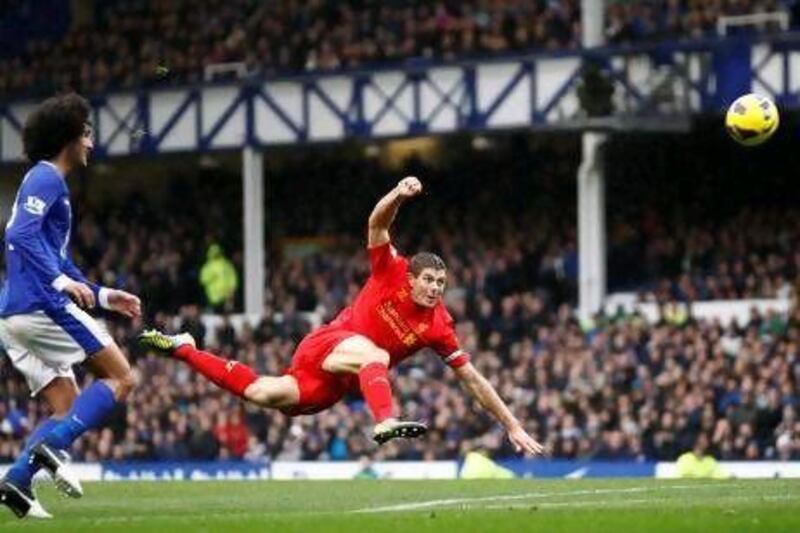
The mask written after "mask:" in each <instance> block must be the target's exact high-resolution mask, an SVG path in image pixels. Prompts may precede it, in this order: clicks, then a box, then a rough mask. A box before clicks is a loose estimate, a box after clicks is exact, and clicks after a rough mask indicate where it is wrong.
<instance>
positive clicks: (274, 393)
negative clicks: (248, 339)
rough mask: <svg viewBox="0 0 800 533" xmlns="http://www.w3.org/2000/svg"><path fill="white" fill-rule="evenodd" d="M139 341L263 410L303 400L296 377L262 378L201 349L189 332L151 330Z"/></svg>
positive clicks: (248, 369) (236, 363) (142, 335)
mask: <svg viewBox="0 0 800 533" xmlns="http://www.w3.org/2000/svg"><path fill="white" fill-rule="evenodd" d="M139 342H140V343H141V344H142V345H144V346H147V347H149V348H155V349H156V350H159V351H161V352H164V353H168V354H170V355H172V356H173V357H175V358H176V359H181V360H184V361H186V362H188V363H190V364H191V365H192V367H193V368H195V370H198V371H199V372H200V373H202V374H203V375H204V376H206V377H207V378H208V379H210V380H211V381H212V382H213V383H215V384H216V385H218V386H219V387H222V388H224V389H226V390H228V391H230V392H232V393H234V394H236V395H237V396H240V397H241V398H243V399H245V400H247V401H249V402H252V403H254V404H256V405H258V406H259V407H265V408H270V409H284V408H289V407H293V406H295V405H297V404H298V403H299V401H300V388H299V387H298V386H297V381H296V380H295V378H294V377H292V376H288V375H287V376H258V375H256V373H255V372H254V371H253V370H252V369H251V368H249V367H248V366H246V365H243V364H241V363H238V362H236V361H231V360H227V359H223V358H220V357H217V356H215V355H213V354H210V353H207V352H202V351H199V350H197V349H196V348H195V340H194V338H192V336H191V335H189V334H188V333H181V334H179V335H165V334H163V333H161V332H159V331H156V330H147V331H144V332H143V333H142V334H141V335H139ZM187 357H191V358H192V361H188V360H187Z"/></svg>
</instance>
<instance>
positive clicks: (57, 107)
mask: <svg viewBox="0 0 800 533" xmlns="http://www.w3.org/2000/svg"><path fill="white" fill-rule="evenodd" d="M90 111H91V108H90V107H89V102H87V101H86V99H85V98H83V97H82V96H80V95H78V94H75V93H69V94H64V95H60V96H53V97H52V98H48V99H47V100H45V101H44V102H43V103H42V105H40V106H39V107H38V108H37V109H36V111H34V112H33V113H31V115H30V116H29V117H28V119H27V120H26V121H25V128H24V129H23V131H22V144H23V147H24V150H25V155H27V156H28V159H30V160H31V161H32V162H34V163H35V162H36V161H41V160H42V159H52V158H54V157H56V156H57V155H58V154H59V153H61V150H63V149H64V147H66V146H67V145H68V144H69V143H71V142H73V141H75V140H77V139H79V138H80V137H81V135H83V132H84V128H86V125H87V123H88V122H89V112H90Z"/></svg>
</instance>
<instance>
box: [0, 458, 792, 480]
mask: <svg viewBox="0 0 800 533" xmlns="http://www.w3.org/2000/svg"><path fill="white" fill-rule="evenodd" d="M499 464H500V465H502V466H503V467H505V468H508V469H510V470H511V471H512V472H514V474H515V475H516V476H517V477H520V478H532V479H533V478H535V479H546V478H560V479H580V478H620V477H624V478H634V477H637V478H654V477H655V478H675V477H678V476H677V472H676V468H675V463H663V462H662V463H655V462H628V461H619V462H612V461H567V460H551V461H526V460H522V459H514V460H508V461H500V462H499ZM719 464H720V466H721V467H722V469H723V470H724V471H725V473H727V474H728V475H729V476H730V477H733V478H800V461H791V462H779V461H751V462H745V461H722V462H720V463H719ZM8 466H9V465H0V475H3V474H4V473H5V471H6V469H7V468H8ZM460 466H461V464H460V462H458V461H430V462H424V461H386V462H376V463H367V464H365V463H359V462H356V461H341V462H331V461H297V462H294V461H288V462H287V461H277V462H274V463H261V462H250V461H198V462H171V461H163V462H146V461H125V462H108V463H76V464H74V465H73V467H74V468H75V469H76V471H77V474H78V476H79V477H80V479H81V480H84V481H178V480H180V481H207V480H290V479H318V480H322V479H353V478H357V477H365V478H380V479H456V478H458V477H459V470H460ZM40 475H43V474H40Z"/></svg>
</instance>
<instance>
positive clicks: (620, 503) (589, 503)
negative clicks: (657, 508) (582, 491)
mask: <svg viewBox="0 0 800 533" xmlns="http://www.w3.org/2000/svg"><path fill="white" fill-rule="evenodd" d="M757 498H758V499H761V500H766V501H777V500H780V501H788V500H797V499H798V498H797V497H792V496H791V495H789V494H768V495H766V496H758V497H757ZM741 500H747V501H753V496H722V498H721V502H722V503H727V502H730V501H741ZM669 501H671V500H669V499H668V498H637V499H633V500H630V499H626V500H619V499H618V500H584V501H577V502H541V503H537V504H536V507H538V508H540V509H552V508H558V507H600V506H602V507H609V506H611V507H627V506H629V505H640V504H647V503H665V502H669ZM476 508H477V507H476ZM479 508H480V509H529V508H530V505H529V504H527V505H520V504H511V505H482V506H480V507H479Z"/></svg>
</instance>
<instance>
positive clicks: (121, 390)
mask: <svg viewBox="0 0 800 533" xmlns="http://www.w3.org/2000/svg"><path fill="white" fill-rule="evenodd" d="M135 388H136V378H135V376H134V375H133V371H131V370H128V371H127V372H126V373H124V374H122V375H121V376H118V377H116V378H115V379H114V396H116V398H117V401H118V402H124V401H125V400H127V399H128V396H130V394H131V392H133V389H135Z"/></svg>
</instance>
